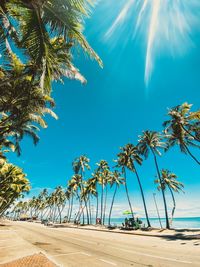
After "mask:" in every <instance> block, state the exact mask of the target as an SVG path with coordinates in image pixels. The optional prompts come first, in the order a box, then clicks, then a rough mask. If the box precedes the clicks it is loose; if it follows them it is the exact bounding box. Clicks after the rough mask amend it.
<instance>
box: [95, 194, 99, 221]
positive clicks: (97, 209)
mask: <svg viewBox="0 0 200 267" xmlns="http://www.w3.org/2000/svg"><path fill="white" fill-rule="evenodd" d="M96 198H97V208H96V222H97V218H98V213H99V196H98V193H97V196H96ZM96 222H95V224H96Z"/></svg>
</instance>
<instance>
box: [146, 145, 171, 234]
mask: <svg viewBox="0 0 200 267" xmlns="http://www.w3.org/2000/svg"><path fill="white" fill-rule="evenodd" d="M151 151H152V153H153V156H154V162H155V165H156V170H157V174H158V179H159V182H160V184H161V192H162V197H163V202H164V209H165V219H166V228H167V229H170V225H169V218H168V212H167V202H166V198H165V192H164V190H163V189H162V178H161V175H160V171H159V167H158V162H157V158H156V155H155V153H154V151H153V150H152V149H151Z"/></svg>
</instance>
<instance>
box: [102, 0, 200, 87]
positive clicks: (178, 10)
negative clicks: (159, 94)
mask: <svg viewBox="0 0 200 267" xmlns="http://www.w3.org/2000/svg"><path fill="white" fill-rule="evenodd" d="M199 17H200V0H167V1H166V0H137V1H135V0H129V1H127V2H126V4H125V5H124V6H123V7H122V8H121V10H120V12H119V15H118V16H117V18H116V19H115V20H114V22H113V24H112V25H111V27H110V28H109V29H108V31H107V32H106V34H105V39H106V40H108V39H111V37H112V36H113V35H114V34H115V33H117V32H119V31H120V29H119V28H120V26H121V25H124V26H127V27H129V28H130V29H131V28H132V33H133V34H132V35H131V36H132V37H134V38H136V36H137V35H138V33H139V32H140V33H142V35H143V38H144V40H145V41H146V51H145V61H146V62H145V70H144V81H145V84H146V86H148V84H149V82H150V79H151V76H152V72H153V70H154V64H155V59H156V56H157V54H158V52H159V53H160V51H162V52H163V51H165V53H167V52H169V53H170V54H171V55H172V56H175V55H182V54H183V53H185V52H187V50H188V48H189V47H192V46H193V40H192V35H193V34H194V32H195V31H196V30H197V31H199V29H200V20H199ZM132 20H133V21H134V27H132V26H130V24H131V23H132ZM123 29H125V28H123ZM121 32H122V31H121ZM128 38H130V36H129V35H127V36H126V37H124V36H123V40H124V42H126V41H127V39H128Z"/></svg>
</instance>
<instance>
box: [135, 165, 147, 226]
mask: <svg viewBox="0 0 200 267" xmlns="http://www.w3.org/2000/svg"><path fill="white" fill-rule="evenodd" d="M134 169H135V174H136V177H137V180H138V183H139V187H140V192H141V195H142V201H143V205H144V211H145V216H146V219H147V225H148V227H151V224H150V221H149V216H148V212H147V206H146V201H145V197H144V192H143V188H142V184H141V181H140V177H139V175H138V172H137V169H136V168H135V166H134Z"/></svg>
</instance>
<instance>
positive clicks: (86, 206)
mask: <svg viewBox="0 0 200 267" xmlns="http://www.w3.org/2000/svg"><path fill="white" fill-rule="evenodd" d="M84 202H85V209H86V216H87V224H88V225H89V224H90V219H89V211H88V205H87V200H86V198H84Z"/></svg>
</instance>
